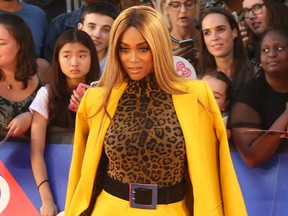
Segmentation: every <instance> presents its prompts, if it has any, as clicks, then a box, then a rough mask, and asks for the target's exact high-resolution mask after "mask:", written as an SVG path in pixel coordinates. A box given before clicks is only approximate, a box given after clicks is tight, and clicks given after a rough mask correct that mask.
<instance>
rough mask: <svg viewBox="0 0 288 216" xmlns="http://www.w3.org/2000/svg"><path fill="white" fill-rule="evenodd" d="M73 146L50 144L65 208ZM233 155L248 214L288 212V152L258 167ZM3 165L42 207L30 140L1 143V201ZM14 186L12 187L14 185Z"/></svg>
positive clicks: (54, 183)
mask: <svg viewBox="0 0 288 216" xmlns="http://www.w3.org/2000/svg"><path fill="white" fill-rule="evenodd" d="M72 147H73V146H72V145H71V144H47V145H46V150H45V160H46V164H47V169H48V175H49V181H50V185H51V189H52V192H53V195H54V199H55V202H56V204H57V206H58V209H59V211H62V210H63V209H64V204H65V195H66V187H67V179H68V173H69V166H70V161H71V156H72ZM231 156H232V160H233V163H234V167H235V170H236V173H237V177H238V180H239V183H240V186H241V189H242V192H243V196H244V200H245V203H246V207H247V211H248V215H249V216H274V215H277V216H286V215H288V213H287V212H288V172H287V168H288V154H287V153H277V154H275V155H274V156H273V158H272V159H271V160H269V162H267V163H266V164H264V165H262V166H261V167H259V168H256V169H253V168H249V167H248V166H247V165H246V164H245V163H244V162H243V160H242V158H241V157H240V155H239V153H238V152H231ZM1 166H4V168H5V170H6V169H7V170H8V171H9V173H10V174H11V176H12V177H13V178H14V179H15V181H16V182H17V184H18V185H19V188H21V189H22V190H23V192H24V193H23V194H26V196H27V200H28V201H29V202H31V203H32V206H34V207H35V209H36V210H37V211H39V208H40V206H41V199H40V195H39V192H38V190H37V186H36V183H35V180H34V177H33V173H32V170H31V164H30V144H29V143H24V142H6V143H4V144H3V145H2V146H0V204H1V202H2V201H3V196H5V194H4V193H3V191H4V190H3V191H2V189H3V188H1V180H2V179H3V177H4V179H5V178H6V176H7V175H6V174H5V175H6V176H5V175H4V174H3V173H4V172H3V170H4V169H3V168H1ZM1 169H2V170H1ZM6 181H8V184H9V183H10V182H9V181H10V180H8V179H6ZM10 186H11V187H12V186H13V185H10ZM13 187H14V186H13ZM1 192H2V193H1ZM3 194H4V195H3ZM14 197H15V196H14ZM10 202H15V199H14V200H13V199H11V200H10ZM16 202H17V203H15V205H16V204H19V202H20V201H19V200H16ZM21 202H22V200H21ZM10 204H13V203H8V207H9V205H10ZM8 207H7V209H8ZM7 209H6V210H7ZM1 211H3V209H2V210H1V206H0V215H1V216H6V215H7V216H11V214H5V209H4V211H3V212H4V214H3V212H1ZM32 211H33V210H31V212H32ZM34 212H35V210H34ZM14 215H15V214H13V216H14ZM26 215H27V216H34V215H35V214H32V213H31V214H28V213H24V214H21V216H26ZM38 215H39V214H37V216H38ZM15 216H18V215H15ZM35 216H36V215H35Z"/></svg>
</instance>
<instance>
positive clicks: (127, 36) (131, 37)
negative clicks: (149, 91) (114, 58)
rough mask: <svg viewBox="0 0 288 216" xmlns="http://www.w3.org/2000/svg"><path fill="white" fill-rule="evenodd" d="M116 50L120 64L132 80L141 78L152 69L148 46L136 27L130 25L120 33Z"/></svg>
mask: <svg viewBox="0 0 288 216" xmlns="http://www.w3.org/2000/svg"><path fill="white" fill-rule="evenodd" d="M118 52H119V57H120V61H121V64H122V65H123V68H124V69H125V71H126V73H127V74H128V75H129V77H130V78H131V79H132V80H141V79H143V78H144V77H146V76H147V75H149V74H151V73H152V71H153V70H154V68H153V56H152V52H151V50H150V47H149V45H148V43H147V42H146V40H145V38H144V37H143V36H142V34H141V33H140V32H139V31H138V30H137V29H136V28H134V27H130V28H128V29H127V30H126V31H125V32H124V33H123V34H122V37H121V38H120V40H119V47H118Z"/></svg>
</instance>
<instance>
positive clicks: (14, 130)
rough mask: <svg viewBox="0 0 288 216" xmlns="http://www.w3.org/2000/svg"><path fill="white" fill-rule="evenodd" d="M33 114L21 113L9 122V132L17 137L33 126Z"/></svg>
mask: <svg viewBox="0 0 288 216" xmlns="http://www.w3.org/2000/svg"><path fill="white" fill-rule="evenodd" d="M31 122H32V114H31V113H30V112H25V113H21V114H19V115H18V116H16V117H15V118H14V119H12V121H11V122H10V123H9V124H8V126H7V127H6V129H8V134H9V136H11V137H17V136H20V135H22V134H24V133H25V132H26V131H27V130H28V129H29V128H30V126H31Z"/></svg>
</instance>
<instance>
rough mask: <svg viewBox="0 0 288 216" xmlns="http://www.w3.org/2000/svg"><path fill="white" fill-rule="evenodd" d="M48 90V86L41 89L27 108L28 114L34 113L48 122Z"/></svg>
mask: <svg viewBox="0 0 288 216" xmlns="http://www.w3.org/2000/svg"><path fill="white" fill-rule="evenodd" d="M48 89H49V84H46V85H45V86H43V87H41V88H40V89H39V90H38V92H37V95H36V97H35V98H34V100H33V102H32V103H31V105H30V106H29V109H30V112H31V113H32V114H33V113H34V112H35V111H36V112H38V113H39V114H40V115H42V116H43V117H44V118H45V119H47V120H48V118H49V116H48Z"/></svg>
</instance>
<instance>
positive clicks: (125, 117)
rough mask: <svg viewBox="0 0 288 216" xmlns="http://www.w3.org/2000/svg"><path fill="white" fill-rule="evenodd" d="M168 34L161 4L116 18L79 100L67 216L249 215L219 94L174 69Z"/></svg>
mask: <svg viewBox="0 0 288 216" xmlns="http://www.w3.org/2000/svg"><path fill="white" fill-rule="evenodd" d="M169 42H170V41H169V33H168V31H167V29H166V28H165V23H164V22H163V20H162V18H161V15H160V14H159V13H158V12H156V11H155V10H154V9H151V8H149V7H146V6H135V7H131V8H129V9H126V10H125V11H124V12H122V13H121V14H120V15H119V17H118V18H117V19H116V20H115V22H114V24H113V26H112V30H111V33H110V44H109V47H110V50H109V51H108V57H107V67H106V69H105V71H104V74H103V76H102V77H101V79H100V81H99V84H98V86H97V87H96V88H91V89H89V90H88V91H87V92H86V93H85V95H84V97H83V98H82V101H81V104H80V107H79V109H78V113H77V118H76V129H75V139H74V146H73V156H72V162H71V168H70V174H69V181H68V188H67V198H66V205H65V215H66V216H70V215H71V216H72V215H73V216H74V215H97V216H104V215H105V216H106V215H107V216H108V215H109V216H110V215H111V216H112V215H113V216H115V215H121V216H122V215H123V216H132V215H137V216H139V215H140V216H141V215H143V216H144V215H145V216H150V215H151V216H152V215H159V216H164V215H169V216H171V215H172V216H174V215H175V216H176V215H177V216H178V215H179V216H182V215H183V216H188V215H190V216H192V215H194V216H208V215H209V216H210V215H211V216H222V215H226V216H232V215H233V216H238V215H239V216H245V215H247V214H246V209H245V205H244V201H243V198H242V194H241V190H240V187H239V184H238V181H237V177H236V174H235V171H234V168H233V164H232V161H231V158H230V152H229V147H228V141H227V136H226V132H225V127H224V124H223V121H222V118H221V114H220V111H219V109H218V107H217V104H216V102H215V99H214V97H213V94H212V92H211V90H210V89H209V87H208V85H207V84H206V83H205V82H203V81H198V80H190V79H188V78H182V77H180V76H178V75H177V73H176V72H175V70H174V66H173V58H172V51H171V47H170V45H169V44H170V43H169ZM143 119H144V120H143ZM142 120H143V121H142ZM141 123H143V124H141ZM179 128H180V129H179ZM153 141H155V142H153ZM133 155H137V156H135V157H133ZM100 159H101V160H100ZM184 179H186V181H184ZM185 182H186V183H185ZM103 188H104V189H103Z"/></svg>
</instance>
